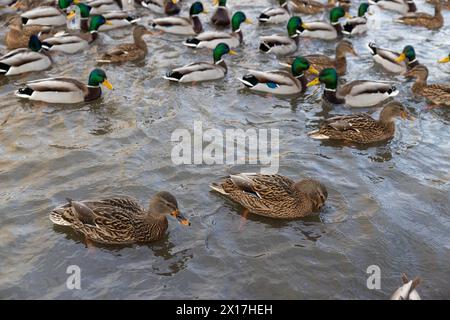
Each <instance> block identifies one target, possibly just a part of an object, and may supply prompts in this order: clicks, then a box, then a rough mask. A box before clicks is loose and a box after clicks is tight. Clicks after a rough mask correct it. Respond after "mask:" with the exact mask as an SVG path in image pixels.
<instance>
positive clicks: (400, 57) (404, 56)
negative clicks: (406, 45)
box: [395, 53, 406, 62]
mask: <svg viewBox="0 0 450 320" xmlns="http://www.w3.org/2000/svg"><path fill="white" fill-rule="evenodd" d="M405 59H406V55H405V54H404V53H402V54H401V55H399V56H398V58H396V59H395V62H402V61H403V60H405Z"/></svg>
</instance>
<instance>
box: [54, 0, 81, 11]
mask: <svg viewBox="0 0 450 320" xmlns="http://www.w3.org/2000/svg"><path fill="white" fill-rule="evenodd" d="M72 3H78V1H77V0H75V1H74V0H58V7H59V8H60V9H62V10H64V9H67V8H68V7H69V6H70V5H71V4H72Z"/></svg>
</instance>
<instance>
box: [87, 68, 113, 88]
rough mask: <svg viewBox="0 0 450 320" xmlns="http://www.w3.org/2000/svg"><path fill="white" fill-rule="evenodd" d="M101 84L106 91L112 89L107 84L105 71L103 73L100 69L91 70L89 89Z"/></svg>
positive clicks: (109, 84)
mask: <svg viewBox="0 0 450 320" xmlns="http://www.w3.org/2000/svg"><path fill="white" fill-rule="evenodd" d="M101 84H102V85H104V86H105V87H106V88H108V89H112V85H111V83H109V81H108V78H107V77H106V73H105V71H103V70H102V69H94V70H92V71H91V73H90V74H89V82H88V85H89V86H91V87H98V86H100V85H101Z"/></svg>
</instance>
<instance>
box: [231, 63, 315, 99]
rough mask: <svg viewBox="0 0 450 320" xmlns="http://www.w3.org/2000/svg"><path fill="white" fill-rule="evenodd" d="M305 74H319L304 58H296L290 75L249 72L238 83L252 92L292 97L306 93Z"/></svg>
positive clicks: (286, 73)
mask: <svg viewBox="0 0 450 320" xmlns="http://www.w3.org/2000/svg"><path fill="white" fill-rule="evenodd" d="M305 72H311V73H313V74H319V72H318V71H317V70H316V69H314V67H312V66H311V65H310V63H309V61H308V60H307V59H306V58H304V57H296V58H295V59H294V61H293V62H292V64H291V73H289V72H287V71H267V72H264V71H256V70H249V71H248V73H247V74H246V75H244V76H243V78H242V79H239V81H241V82H242V83H243V84H244V85H245V86H246V87H247V88H249V89H250V90H252V91H257V92H265V93H272V94H277V95H293V94H299V93H301V92H305V91H306V84H307V83H308V81H307V80H306V77H305Z"/></svg>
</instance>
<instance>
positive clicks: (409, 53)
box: [402, 46, 416, 61]
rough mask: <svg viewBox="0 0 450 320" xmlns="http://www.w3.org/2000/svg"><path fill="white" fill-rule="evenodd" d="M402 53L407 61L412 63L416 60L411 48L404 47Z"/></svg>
mask: <svg viewBox="0 0 450 320" xmlns="http://www.w3.org/2000/svg"><path fill="white" fill-rule="evenodd" d="M402 53H404V54H405V56H406V59H408V61H413V60H415V59H416V51H415V50H414V48H413V46H406V47H405V48H403V51H402Z"/></svg>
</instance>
